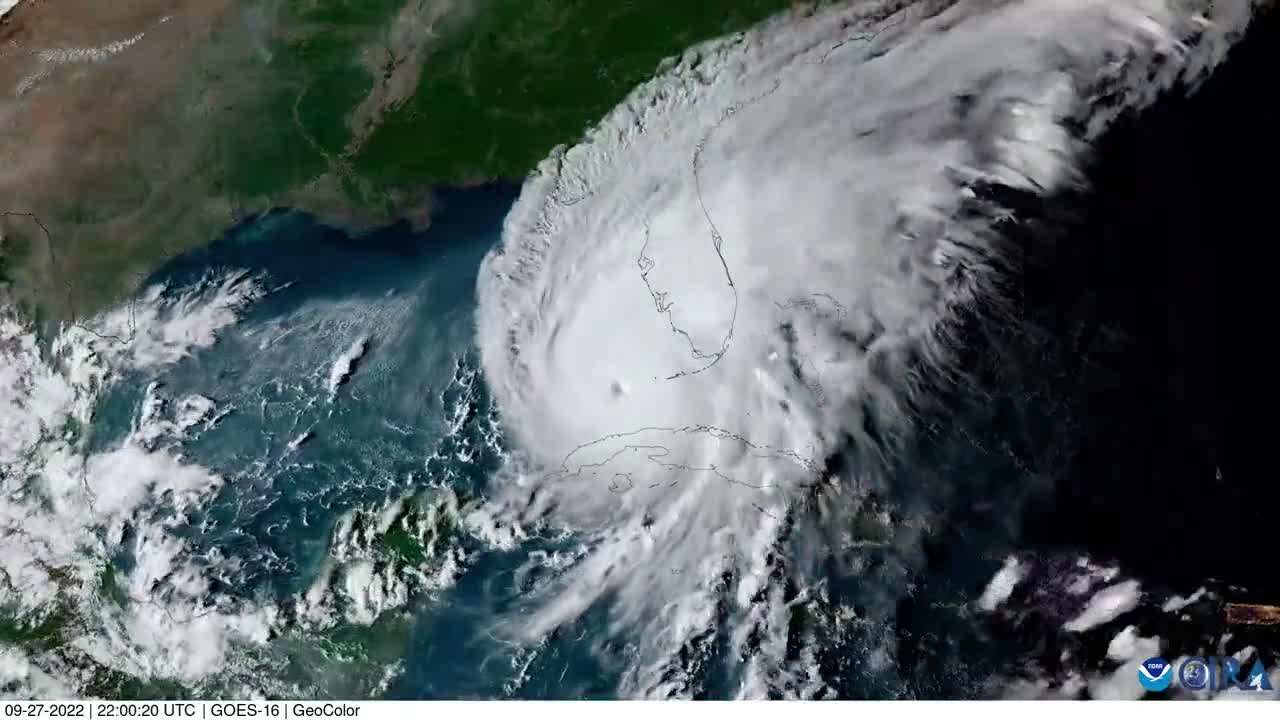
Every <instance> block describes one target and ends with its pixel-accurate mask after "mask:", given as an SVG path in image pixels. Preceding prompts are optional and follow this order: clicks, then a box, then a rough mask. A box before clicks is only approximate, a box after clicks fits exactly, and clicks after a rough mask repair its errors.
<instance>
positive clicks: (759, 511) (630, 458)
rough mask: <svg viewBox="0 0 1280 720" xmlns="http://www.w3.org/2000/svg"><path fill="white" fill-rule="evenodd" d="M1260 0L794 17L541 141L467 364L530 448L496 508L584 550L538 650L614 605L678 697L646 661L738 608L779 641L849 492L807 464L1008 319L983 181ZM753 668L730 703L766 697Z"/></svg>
mask: <svg viewBox="0 0 1280 720" xmlns="http://www.w3.org/2000/svg"><path fill="white" fill-rule="evenodd" d="M1250 10H1251V5H1250V3H1247V2H1239V3H1217V4H1216V5H1215V4H1213V3H1210V2H1207V1H1199V0H1074V1H1072V2H1063V1H1062V0H1020V1H1013V0H1008V1H1002V0H985V1H976V0H975V1H972V2H918V3H901V2H890V1H887V0H886V1H882V2H861V3H856V4H852V5H842V6H836V7H830V8H825V9H820V10H819V11H817V12H816V13H815V14H813V15H812V16H809V17H799V16H795V15H787V16H782V17H778V18H776V19H774V20H773V21H771V22H768V23H765V24H764V25H762V26H760V27H759V28H757V29H755V30H753V31H751V32H748V33H745V34H742V35H738V36H733V37H730V38H726V39H723V40H720V41H715V42H711V43H709V44H706V45H703V46H700V47H697V48H694V49H692V50H690V51H688V52H687V53H685V54H684V55H683V56H682V57H681V58H680V59H679V60H678V62H675V63H673V64H672V65H670V66H669V67H667V68H665V69H664V71H662V72H661V73H660V74H659V76H658V77H657V78H656V79H654V80H653V81H651V82H649V83H647V84H646V85H644V86H642V87H640V88H639V89H637V90H636V91H635V92H634V93H632V95H631V96H630V97H629V98H628V99H627V100H626V101H625V102H623V103H622V104H621V105H620V106H619V107H618V108H617V109H616V110H615V111H614V112H612V113H611V114H610V115H609V116H608V117H606V118H605V119H604V120H603V121H602V122H601V123H600V125H599V126H598V127H596V128H595V129H593V130H592V131H591V132H590V133H589V134H588V135H587V137H586V138H585V139H584V140H583V141H582V142H581V143H580V144H578V145H576V146H573V147H571V148H568V149H563V150H560V151H557V152H556V153H554V154H553V155H552V156H551V157H550V158H548V159H547V160H546V161H545V162H544V163H543V164H542V165H541V166H540V167H539V168H538V171H537V172H536V173H535V174H534V175H533V176H532V177H531V178H530V179H529V180H528V181H527V183H526V185H525V187H524V191H523V194H522V196H521V198H520V200H519V202H518V203H517V205H516V207H515V208H514V210H513V211H512V212H511V214H510V215H509V216H508V218H507V221H506V225H505V229H504V233H503V243H502V246H501V248H500V249H499V250H497V251H495V252H494V253H493V254H491V255H490V257H489V258H488V260H487V261H486V264H485V266H484V268H483V270H482V272H481V277H480V289H479V298H480V311H479V319H478V325H479V329H478V337H479V343H480V346H481V349H482V351H483V360H484V367H485V371H486V374H487V377H488V380H489V383H490V384H491V386H492V387H493V390H494V392H495V395H496V397H497V399H498V402H499V404H500V406H501V408H502V412H503V415H504V420H505V424H506V426H507V428H508V429H509V432H510V434H511V436H512V437H513V438H514V440H515V441H516V442H517V444H518V445H519V448H520V449H521V450H522V451H523V452H524V453H526V455H527V458H526V460H527V466H526V467H525V472H524V473H523V474H521V475H519V476H518V477H514V478H513V479H512V481H511V482H510V483H509V486H508V487H507V488H506V489H505V495H503V496H500V497H499V498H497V499H496V500H495V503H494V504H495V506H496V508H497V509H491V512H492V513H494V514H497V515H502V514H504V513H505V515H506V517H507V518H508V519H509V520H510V521H511V522H512V524H513V525H515V526H517V527H518V526H519V524H520V523H526V524H527V523H529V522H535V521H543V520H546V521H550V522H552V523H554V524H559V525H563V526H567V527H570V528H573V529H575V530H577V531H580V532H582V533H584V534H585V536H587V537H588V538H590V545H591V547H592V551H591V553H590V554H589V555H588V556H587V557H586V558H584V560H583V561H582V562H580V563H579V564H578V565H577V566H576V567H575V569H574V570H573V571H572V572H570V573H568V574H567V575H566V576H565V578H564V580H563V582H562V583H561V584H560V585H559V586H558V587H557V588H554V589H553V590H552V591H549V592H547V593H546V594H545V595H544V596H543V597H541V598H540V599H539V601H538V604H537V605H536V607H535V609H534V611H533V612H532V613H531V614H530V615H528V616H525V617H521V618H520V619H519V622H518V623H513V625H518V626H519V628H518V630H519V632H520V633H522V634H524V635H525V637H526V638H528V639H530V640H533V639H536V638H538V637H541V636H542V635H544V634H545V633H546V632H548V631H550V630H551V629H553V628H555V627H558V626H559V625H561V624H563V623H565V622H567V621H570V620H572V619H574V618H576V617H577V616H578V615H580V614H581V613H583V612H584V611H585V610H586V609H587V608H589V607H591V606H592V605H593V604H594V603H595V602H596V601H598V600H600V599H602V598H604V597H609V598H611V600H612V605H611V607H612V608H613V610H614V614H613V617H614V621H615V623H617V626H618V627H619V628H622V627H628V628H634V627H643V628H644V629H645V632H644V633H643V634H642V635H641V637H643V638H644V639H643V640H642V641H641V646H640V648H639V649H638V655H639V656H640V657H641V663H640V665H639V666H638V669H637V670H636V677H634V678H632V679H631V680H632V681H633V682H634V683H635V686H634V687H633V688H631V689H633V690H634V691H636V692H642V693H652V694H659V695H661V694H672V693H679V692H682V690H681V686H680V680H679V678H678V677H676V676H675V675H673V674H672V672H671V671H670V667H668V665H667V664H664V660H663V658H669V657H672V656H674V655H675V654H676V653H677V652H678V651H680V649H681V648H685V649H686V650H687V649H688V646H689V643H691V642H695V641H696V639H697V638H700V637H705V636H706V633H708V632H710V630H709V629H710V628H712V627H713V626H714V625H715V624H716V623H717V622H718V620H717V617H720V616H721V615H723V614H726V613H727V614H728V615H729V616H731V617H732V618H733V620H734V621H735V622H736V623H737V627H739V628H740V631H739V632H738V635H739V636H741V637H738V638H737V639H736V640H735V642H739V643H743V642H746V639H745V637H746V636H747V635H752V636H753V637H754V638H755V640H753V642H756V643H757V646H756V647H757V651H756V652H753V653H751V656H752V658H753V659H752V660H751V662H752V663H755V662H757V660H758V658H761V657H767V656H768V655H769V653H770V652H772V651H771V650H770V642H771V641H770V640H769V639H768V638H770V637H773V638H775V639H777V638H779V637H781V638H785V624H786V620H785V617H786V616H785V614H782V615H778V616H777V617H773V614H776V613H777V612H778V611H779V608H780V607H782V605H783V598H782V590H781V589H780V588H779V587H777V584H776V583H773V584H771V583H770V581H769V576H770V573H771V572H773V571H774V570H776V569H777V567H778V563H779V561H778V560H777V558H776V556H777V555H778V553H779V552H780V551H779V543H780V542H782V538H784V537H785V535H786V534H787V533H788V532H789V527H790V524H791V522H792V521H793V520H794V518H793V517H792V516H791V511H792V510H793V509H794V508H795V507H796V504H797V503H798V502H800V501H801V500H802V499H803V497H804V496H805V492H804V491H805V489H806V488H808V487H811V486H812V485H814V484H815V483H819V482H829V483H831V484H832V485H833V486H834V487H835V488H837V489H836V490H832V491H831V497H832V498H834V499H833V500H832V502H833V503H835V504H837V505H838V504H839V503H841V502H848V501H850V498H852V497H853V496H854V495H855V494H856V493H855V491H854V488H855V487H856V483H858V482H859V481H860V480H861V478H859V477H856V476H848V474H847V473H846V474H845V475H846V476H828V474H827V473H826V472H825V471H824V470H823V468H824V467H825V465H824V463H825V460H826V459H827V458H828V457H829V456H830V455H832V454H833V453H839V452H847V453H851V454H853V455H854V456H856V457H858V459H859V460H860V462H859V463H858V464H857V467H859V468H861V469H862V471H864V472H870V471H869V470H866V468H868V467H869V466H870V467H874V465H875V463H874V462H873V461H874V459H875V457H876V456H877V454H879V453H882V452H884V450H885V448H886V447H887V445H886V442H885V440H886V438H888V439H892V438H894V437H901V436H904V435H908V434H910V433H911V432H912V431H913V429H914V428H913V408H914V407H917V406H918V405H919V404H920V403H927V401H928V398H927V397H926V393H928V392H929V388H934V387H939V386H943V385H945V384H947V383H964V382H965V372H964V369H963V368H962V367H958V366H957V363H955V362H953V356H952V350H953V348H954V345H955V342H954V338H953V337H952V331H953V330H954V328H955V324H956V322H957V318H958V317H960V316H961V315H963V316H965V317H966V318H969V319H970V321H974V320H973V319H974V318H976V322H980V323H981V322H996V323H1005V322H1011V321H1012V320H1011V316H1010V315H1009V313H1008V312H1007V308H1005V307H1003V305H1002V302H1001V295H1000V293H999V292H997V291H996V288H998V287H1000V286H1001V284H1002V282H1004V281H1006V280H1007V279H1008V278H1005V277H1002V276H1001V273H1002V272H1005V270H1003V269H1002V268H1006V267H1014V266H1016V264H1015V263H1007V262H1006V260H1009V258H1006V257H1003V256H1002V255H1003V253H1004V252H1005V250H1002V249H1001V248H1000V246H998V245H997V244H996V243H995V234H994V230H993V224H994V222H995V221H996V220H998V219H1000V218H1003V217H1007V216H1008V215H1009V213H1010V212H1011V211H1009V210H1006V209H1005V208H1002V207H1000V206H999V205H998V204H996V203H995V201H994V200H991V199H990V198H991V197H994V194H993V193H987V192H983V191H982V189H983V188H990V187H992V186H1003V187H1005V188H1009V189H1012V190H1015V191H1019V192H1028V193H1042V194H1043V193H1049V192H1053V191H1055V190H1059V189H1063V188H1067V187H1070V186H1072V185H1073V184H1075V183H1077V182H1079V177H1078V172H1077V170H1078V166H1079V163H1080V162H1081V160H1082V159H1083V157H1084V155H1085V153H1086V152H1087V150H1088V148H1089V146H1090V143H1091V141H1093V140H1094V139H1096V138H1097V136H1098V135H1099V134H1100V133H1102V132H1103V131H1104V130H1105V129H1106V127H1107V125H1108V123H1109V122H1110V121H1111V120H1112V119H1114V118H1115V117H1116V116H1117V115H1118V114H1119V113H1121V112H1123V111H1125V110H1128V109H1133V108H1135V107H1138V106H1141V105H1143V104H1145V103H1148V102H1150V101H1151V100H1152V99H1154V98H1155V97H1156V96H1157V94H1158V93H1159V91H1160V90H1162V89H1164V88H1167V87H1168V86H1170V85H1172V84H1173V83H1174V82H1176V81H1177V80H1179V79H1192V80H1194V79H1196V78H1198V77H1199V76H1200V75H1201V74H1202V73H1203V71H1205V70H1207V69H1208V68H1211V67H1212V66H1213V65H1215V64H1216V63H1217V62H1219V61H1220V60H1221V59H1222V56H1223V54H1224V53H1225V49H1226V48H1227V46H1228V44H1229V41H1230V40H1231V39H1233V38H1234V36H1235V34H1236V33H1238V32H1239V31H1240V30H1241V28H1242V27H1243V26H1244V24H1245V23H1246V22H1247V19H1248V16H1249V12H1250ZM889 445H891V443H890V444H889ZM867 458H871V459H872V462H869V461H867ZM840 488H843V490H841V489H840ZM841 497H844V498H845V499H844V500H841ZM837 514H838V512H837ZM791 552H799V551H798V550H796V549H792V550H791ZM792 560H793V561H794V562H796V563H797V564H798V563H802V562H803V561H804V558H802V557H799V558H792ZM724 597H730V598H732V601H731V602H730V607H728V609H726V608H725V607H724V606H723V605H722V604H721V603H722V598H724ZM762 599H763V600H764V602H761V600H762ZM779 623H781V625H782V626H783V627H781V628H779V627H778V624H779ZM780 633H781V635H780ZM762 636H763V637H765V638H766V639H765V640H760V638H761V637H762ZM784 644H785V642H784ZM778 652H779V653H780V652H781V650H780V649H779V650H778ZM646 663H649V664H648V665H646ZM753 677H754V676H753V674H752V671H751V670H748V672H747V676H746V679H744V681H743V688H742V692H743V694H745V695H754V694H759V693H762V692H764V689H763V685H761V684H759V683H757V682H756V680H753ZM673 678H675V679H673ZM792 680H795V678H792ZM800 685H803V683H802V682H799V681H795V682H793V683H792V684H791V685H790V687H796V686H800Z"/></svg>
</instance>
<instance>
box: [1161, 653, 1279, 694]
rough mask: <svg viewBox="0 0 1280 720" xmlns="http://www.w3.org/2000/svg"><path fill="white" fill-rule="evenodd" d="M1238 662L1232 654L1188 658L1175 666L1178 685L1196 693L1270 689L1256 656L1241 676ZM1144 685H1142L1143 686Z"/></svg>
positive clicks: (1268, 681)
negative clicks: (1235, 689) (1245, 672)
mask: <svg viewBox="0 0 1280 720" xmlns="http://www.w3.org/2000/svg"><path fill="white" fill-rule="evenodd" d="M1242 669H1243V668H1242V667H1241V665H1240V661H1239V660H1237V659H1235V658H1233V657H1215V656H1209V657H1190V658H1187V659H1186V660H1183V661H1182V665H1181V666H1180V667H1179V668H1178V687H1181V688H1182V689H1183V690H1190V691H1192V692H1199V691H1202V690H1212V691H1220V690H1230V689H1231V688H1237V689H1239V690H1243V691H1246V692H1271V690H1272V688H1271V678H1270V677H1268V676H1267V669H1266V667H1264V666H1263V664H1262V659H1261V658H1259V659H1257V660H1254V661H1253V667H1251V668H1250V669H1249V672H1248V673H1247V674H1244V675H1243V677H1242V676H1241V675H1242V674H1241V672H1240V671H1241V670H1242ZM1144 687H1145V686H1144Z"/></svg>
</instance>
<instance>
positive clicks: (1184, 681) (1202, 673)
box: [1178, 657, 1209, 691]
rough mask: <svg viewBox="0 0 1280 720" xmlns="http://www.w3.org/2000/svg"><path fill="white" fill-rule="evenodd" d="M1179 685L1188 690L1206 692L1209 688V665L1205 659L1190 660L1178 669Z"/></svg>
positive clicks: (1195, 658)
mask: <svg viewBox="0 0 1280 720" xmlns="http://www.w3.org/2000/svg"><path fill="white" fill-rule="evenodd" d="M1178 684H1179V685H1181V686H1182V687H1183V688H1184V689H1187V690H1192V691H1195V690H1204V689H1205V688H1207V687H1209V663H1207V662H1205V660H1204V658H1198V657H1194V658H1190V659H1189V660H1187V661H1186V662H1184V663H1182V667H1181V668H1179V669H1178Z"/></svg>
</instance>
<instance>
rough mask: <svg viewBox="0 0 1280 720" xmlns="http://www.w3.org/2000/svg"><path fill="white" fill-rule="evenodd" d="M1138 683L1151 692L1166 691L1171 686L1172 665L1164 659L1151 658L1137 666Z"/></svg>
mask: <svg viewBox="0 0 1280 720" xmlns="http://www.w3.org/2000/svg"><path fill="white" fill-rule="evenodd" d="M1138 683H1140V684H1141V685H1142V687H1143V688H1144V689H1146V690H1150V691H1151V692H1161V691H1164V690H1168V689H1169V686H1170V685H1171V684H1173V665H1172V664H1170V663H1167V662H1165V661H1164V658H1158V657H1153V658H1150V659H1148V660H1144V661H1143V662H1142V664H1141V665H1139V666H1138Z"/></svg>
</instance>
